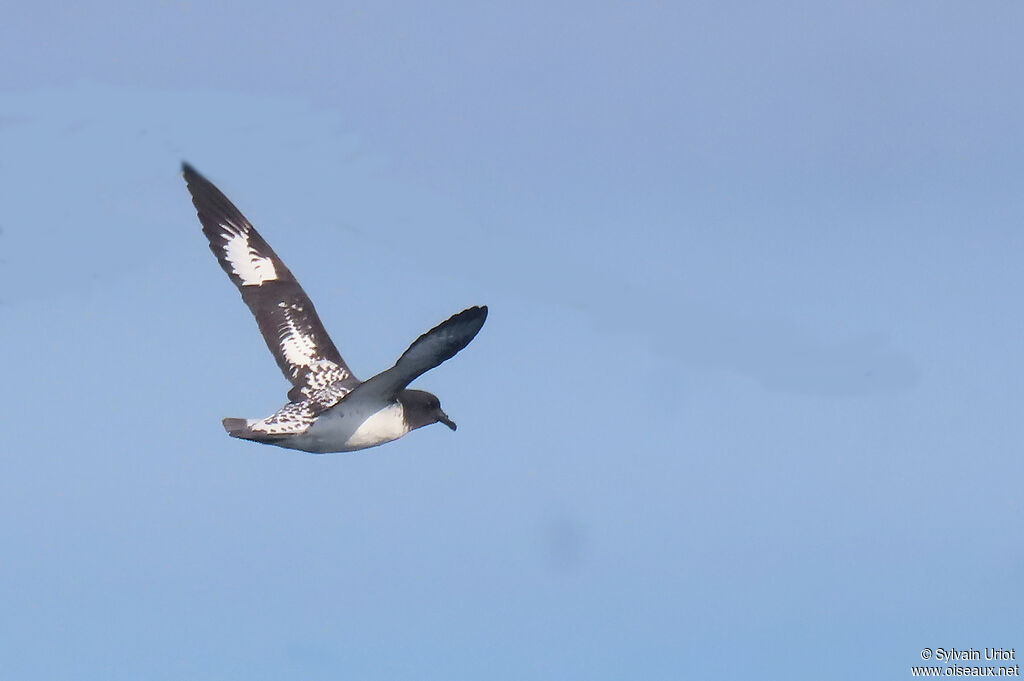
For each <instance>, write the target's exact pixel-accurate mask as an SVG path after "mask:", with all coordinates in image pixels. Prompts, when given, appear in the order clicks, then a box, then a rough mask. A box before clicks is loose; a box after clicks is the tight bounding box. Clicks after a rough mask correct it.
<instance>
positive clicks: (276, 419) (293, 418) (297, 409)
mask: <svg viewBox="0 0 1024 681" xmlns="http://www.w3.org/2000/svg"><path fill="white" fill-rule="evenodd" d="M349 392H350V390H349V389H347V388H344V387H342V386H341V385H338V384H334V385H331V386H328V387H326V388H323V389H322V390H317V391H316V392H314V393H313V394H312V396H311V397H310V398H309V399H306V400H301V401H298V402H289V403H288V404H286V405H284V406H283V407H281V408H280V409H278V410H277V411H276V412H275V413H273V414H271V415H270V416H268V417H266V418H265V419H258V420H244V421H243V420H242V419H226V420H225V424H224V425H225V428H227V429H228V432H229V433H230V432H232V426H231V425H229V424H228V421H231V422H232V425H233V426H234V428H236V429H239V430H240V429H241V428H242V427H243V423H244V429H245V431H246V432H247V433H250V434H258V435H266V436H268V437H275V436H278V435H301V434H302V433H305V432H306V431H307V430H308V429H309V427H310V426H311V425H313V422H314V421H315V420H316V417H317V416H319V415H320V414H322V413H324V412H325V411H327V410H328V409H330V408H331V407H333V406H334V405H336V404H337V403H338V402H341V400H342V398H343V397H345V395H347V394H348V393H349Z"/></svg>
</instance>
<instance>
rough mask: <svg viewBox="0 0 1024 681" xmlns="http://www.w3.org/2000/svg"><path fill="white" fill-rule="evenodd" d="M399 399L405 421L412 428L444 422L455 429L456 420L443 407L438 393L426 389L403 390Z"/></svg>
mask: <svg viewBox="0 0 1024 681" xmlns="http://www.w3.org/2000/svg"><path fill="white" fill-rule="evenodd" d="M398 399H399V401H400V402H401V403H402V409H403V411H404V412H405V421H406V423H408V424H409V426H410V427H411V428H413V429H415V428H422V427H423V426H429V425H430V424H431V423H443V424H444V425H446V426H448V427H449V428H451V429H452V430H455V428H456V425H455V421H452V420H451V419H450V418H448V414H445V413H444V410H443V409H441V400H439V399H437V395H434V394H433V393H428V392H427V391H426V390H403V391H402V392H401V393H400V394H399V396H398Z"/></svg>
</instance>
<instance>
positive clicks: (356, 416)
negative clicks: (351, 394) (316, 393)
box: [291, 400, 409, 452]
mask: <svg viewBox="0 0 1024 681" xmlns="http://www.w3.org/2000/svg"><path fill="white" fill-rule="evenodd" d="M408 432H409V428H408V427H407V426H406V425H405V418H404V413H403V410H402V405H401V404H398V403H392V404H387V405H384V406H380V404H379V403H378V404H376V405H372V406H370V405H347V404H345V401H344V400H342V402H341V403H340V404H338V406H337V407H334V408H333V409H331V410H330V411H329V412H327V413H325V414H323V415H321V416H320V418H319V419H317V421H316V423H314V424H313V425H312V426H311V427H310V429H309V430H308V431H306V433H305V434H304V435H303V436H301V439H302V440H303V442H301V443H299V442H296V443H294V444H293V445H291V446H295V447H296V448H297V449H305V450H306V451H319V452H351V451H354V450H357V449H366V448H367V447H375V446H377V445H382V444H384V443H385V442H391V441H392V440H397V439H398V438H400V437H402V436H403V435H405V434H406V433H408Z"/></svg>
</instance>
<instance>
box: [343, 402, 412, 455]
mask: <svg viewBox="0 0 1024 681" xmlns="http://www.w3.org/2000/svg"><path fill="white" fill-rule="evenodd" d="M408 432H409V429H408V427H406V425H405V415H404V413H403V409H402V405H401V404H398V403H395V404H392V405H390V406H388V407H385V408H384V409H381V410H380V411H377V412H374V413H373V414H371V415H370V416H369V417H367V418H366V420H364V421H363V422H362V423H360V424H359V427H358V428H356V429H355V431H353V432H352V434H351V435H349V437H348V439H347V440H346V441H345V445H346V446H347V447H351V448H352V449H362V448H364V447H373V446H374V445H380V444H384V443H385V442H391V441H392V440H397V439H398V438H400V437H402V436H403V435H405V434H406V433H408Z"/></svg>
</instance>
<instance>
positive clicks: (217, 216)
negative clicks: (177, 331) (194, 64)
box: [182, 164, 359, 418]
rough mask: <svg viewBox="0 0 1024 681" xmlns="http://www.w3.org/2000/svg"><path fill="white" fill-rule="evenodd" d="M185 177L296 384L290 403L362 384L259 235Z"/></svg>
mask: <svg viewBox="0 0 1024 681" xmlns="http://www.w3.org/2000/svg"><path fill="white" fill-rule="evenodd" d="M182 172H183V174H184V176H185V182H186V183H187V184H188V189H189V192H190V193H191V194H192V203H193V204H195V207H196V211H197V212H198V214H199V221H200V222H201V223H202V225H203V234H205V235H206V238H207V239H208V240H209V242H210V250H211V251H213V254H214V255H215V256H217V261H218V262H219V263H220V266H221V267H222V268H223V269H224V271H225V272H226V273H227V275H228V277H230V279H231V281H232V282H234V284H235V286H237V287H238V290H239V291H240V292H241V294H242V300H244V301H245V304H246V305H248V306H249V309H250V310H251V311H252V313H253V315H254V316H255V317H256V323H257V324H258V325H259V327H260V332H261V333H262V334H263V339H264V340H265V341H266V343H267V347H268V348H270V352H271V353H273V355H274V359H275V360H277V365H278V366H279V367H281V371H282V372H283V373H284V375H285V377H286V378H287V379H288V380H289V381H290V382H291V384H292V389H291V390H290V391H289V392H288V399H290V400H292V401H293V402H301V401H302V400H304V399H307V398H310V397H312V396H313V394H314V393H316V392H317V391H319V390H323V389H325V388H327V387H330V386H335V390H336V391H337V390H341V391H344V392H345V393H347V392H349V391H350V390H351V389H352V388H354V387H355V386H356V385H358V383H359V381H358V379H356V377H355V376H353V375H352V372H351V370H349V368H348V366H347V365H346V364H345V361H344V360H343V359H342V358H341V355H340V354H339V353H338V350H337V348H335V347H334V343H333V342H332V341H331V339H330V337H329V336H328V335H327V332H326V331H325V330H324V327H323V324H322V323H321V322H320V318H319V317H318V316H317V314H316V310H315V309H314V307H313V303H312V302H311V301H310V300H309V297H308V296H307V295H306V293H305V291H303V290H302V287H301V286H299V282H298V281H296V280H295V277H294V276H292V273H291V272H290V271H289V270H288V268H287V267H285V264H284V263H283V262H281V259H280V258H278V257H277V254H276V253H274V251H273V249H271V248H270V246H269V245H268V244H267V242H266V241H264V240H263V237H261V236H260V235H259V232H257V231H256V229H255V228H254V227H253V226H252V224H250V223H249V221H248V220H247V219H246V218H245V216H244V215H242V213H241V212H240V211H239V210H238V209H237V208H235V206H234V204H232V203H231V201H229V200H228V198H227V197H226V196H224V194H222V193H221V192H220V190H218V189H217V188H216V187H215V186H213V184H212V183H211V182H210V181H209V180H207V179H206V178H204V177H203V176H202V175H200V174H199V173H198V172H196V171H195V169H193V168H192V167H191V166H189V165H188V164H182ZM279 413H280V412H279ZM275 416H276V415H275ZM271 418H274V417H271Z"/></svg>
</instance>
